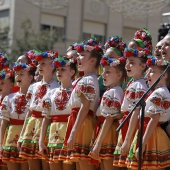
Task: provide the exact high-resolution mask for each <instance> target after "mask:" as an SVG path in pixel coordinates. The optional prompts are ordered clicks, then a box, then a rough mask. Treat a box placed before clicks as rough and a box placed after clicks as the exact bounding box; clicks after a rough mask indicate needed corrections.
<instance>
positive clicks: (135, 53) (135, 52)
mask: <svg viewBox="0 0 170 170" xmlns="http://www.w3.org/2000/svg"><path fill="white" fill-rule="evenodd" d="M137 56H138V50H136V49H134V57H137Z"/></svg>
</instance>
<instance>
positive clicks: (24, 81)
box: [15, 69, 33, 88]
mask: <svg viewBox="0 0 170 170" xmlns="http://www.w3.org/2000/svg"><path fill="white" fill-rule="evenodd" d="M32 79H33V76H32V75H30V74H29V73H28V71H26V70H23V69H22V70H19V71H16V72H15V81H16V84H17V86H19V87H21V88H23V87H27V86H28V85H30V84H31V81H32Z"/></svg>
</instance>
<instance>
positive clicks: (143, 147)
mask: <svg viewBox="0 0 170 170" xmlns="http://www.w3.org/2000/svg"><path fill="white" fill-rule="evenodd" d="M144 151H145V146H142V158H143V152H144ZM135 157H136V159H137V160H139V148H137V150H136V152H135Z"/></svg>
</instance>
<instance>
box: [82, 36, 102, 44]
mask: <svg viewBox="0 0 170 170" xmlns="http://www.w3.org/2000/svg"><path fill="white" fill-rule="evenodd" d="M84 44H86V45H90V46H96V45H99V44H100V42H99V40H98V39H97V38H96V37H91V38H89V39H88V40H86V41H84Z"/></svg>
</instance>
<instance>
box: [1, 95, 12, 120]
mask: <svg viewBox="0 0 170 170" xmlns="http://www.w3.org/2000/svg"><path fill="white" fill-rule="evenodd" d="M9 105H10V102H9V97H8V96H6V97H5V98H4V99H3V101H2V104H1V107H0V110H1V118H2V119H5V120H8V121H9V120H10V109H9V108H10V106H9Z"/></svg>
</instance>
